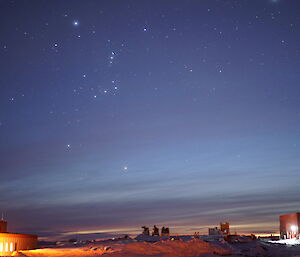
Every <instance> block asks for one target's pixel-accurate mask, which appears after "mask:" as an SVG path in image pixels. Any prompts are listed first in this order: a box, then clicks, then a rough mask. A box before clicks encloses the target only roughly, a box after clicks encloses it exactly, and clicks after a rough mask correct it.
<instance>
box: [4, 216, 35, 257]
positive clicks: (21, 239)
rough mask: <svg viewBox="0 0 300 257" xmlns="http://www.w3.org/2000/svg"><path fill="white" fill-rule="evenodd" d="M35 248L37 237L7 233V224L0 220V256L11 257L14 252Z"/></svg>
mask: <svg viewBox="0 0 300 257" xmlns="http://www.w3.org/2000/svg"><path fill="white" fill-rule="evenodd" d="M36 248H37V236H34V235H24V234H12V233H8V232H7V222H6V221H5V220H4V219H3V217H2V219H1V220H0V256H11V254H12V253H13V252H14V251H19V250H30V249H36Z"/></svg>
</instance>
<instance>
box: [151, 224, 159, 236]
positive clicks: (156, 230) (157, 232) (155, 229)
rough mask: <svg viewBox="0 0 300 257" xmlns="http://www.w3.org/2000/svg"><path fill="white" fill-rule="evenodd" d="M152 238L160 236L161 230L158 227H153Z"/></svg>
mask: <svg viewBox="0 0 300 257" xmlns="http://www.w3.org/2000/svg"><path fill="white" fill-rule="evenodd" d="M152 236H159V229H158V227H156V225H154V226H153V232H152Z"/></svg>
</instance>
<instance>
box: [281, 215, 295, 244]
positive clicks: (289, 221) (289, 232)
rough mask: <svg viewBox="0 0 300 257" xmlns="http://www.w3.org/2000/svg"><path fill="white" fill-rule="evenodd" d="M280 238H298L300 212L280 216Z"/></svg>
mask: <svg viewBox="0 0 300 257" xmlns="http://www.w3.org/2000/svg"><path fill="white" fill-rule="evenodd" d="M279 220H280V237H281V238H283V239H290V238H299V236H300V212H296V213H289V214H285V215H281V216H280V217H279Z"/></svg>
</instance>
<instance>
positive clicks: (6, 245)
mask: <svg viewBox="0 0 300 257" xmlns="http://www.w3.org/2000/svg"><path fill="white" fill-rule="evenodd" d="M4 252H8V243H5V251H4Z"/></svg>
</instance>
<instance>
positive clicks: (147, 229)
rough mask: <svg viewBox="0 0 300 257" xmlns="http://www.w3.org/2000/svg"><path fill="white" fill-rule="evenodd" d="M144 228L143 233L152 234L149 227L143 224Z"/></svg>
mask: <svg viewBox="0 0 300 257" xmlns="http://www.w3.org/2000/svg"><path fill="white" fill-rule="evenodd" d="M142 229H143V235H145V236H150V231H149V228H148V227H146V226H142Z"/></svg>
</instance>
